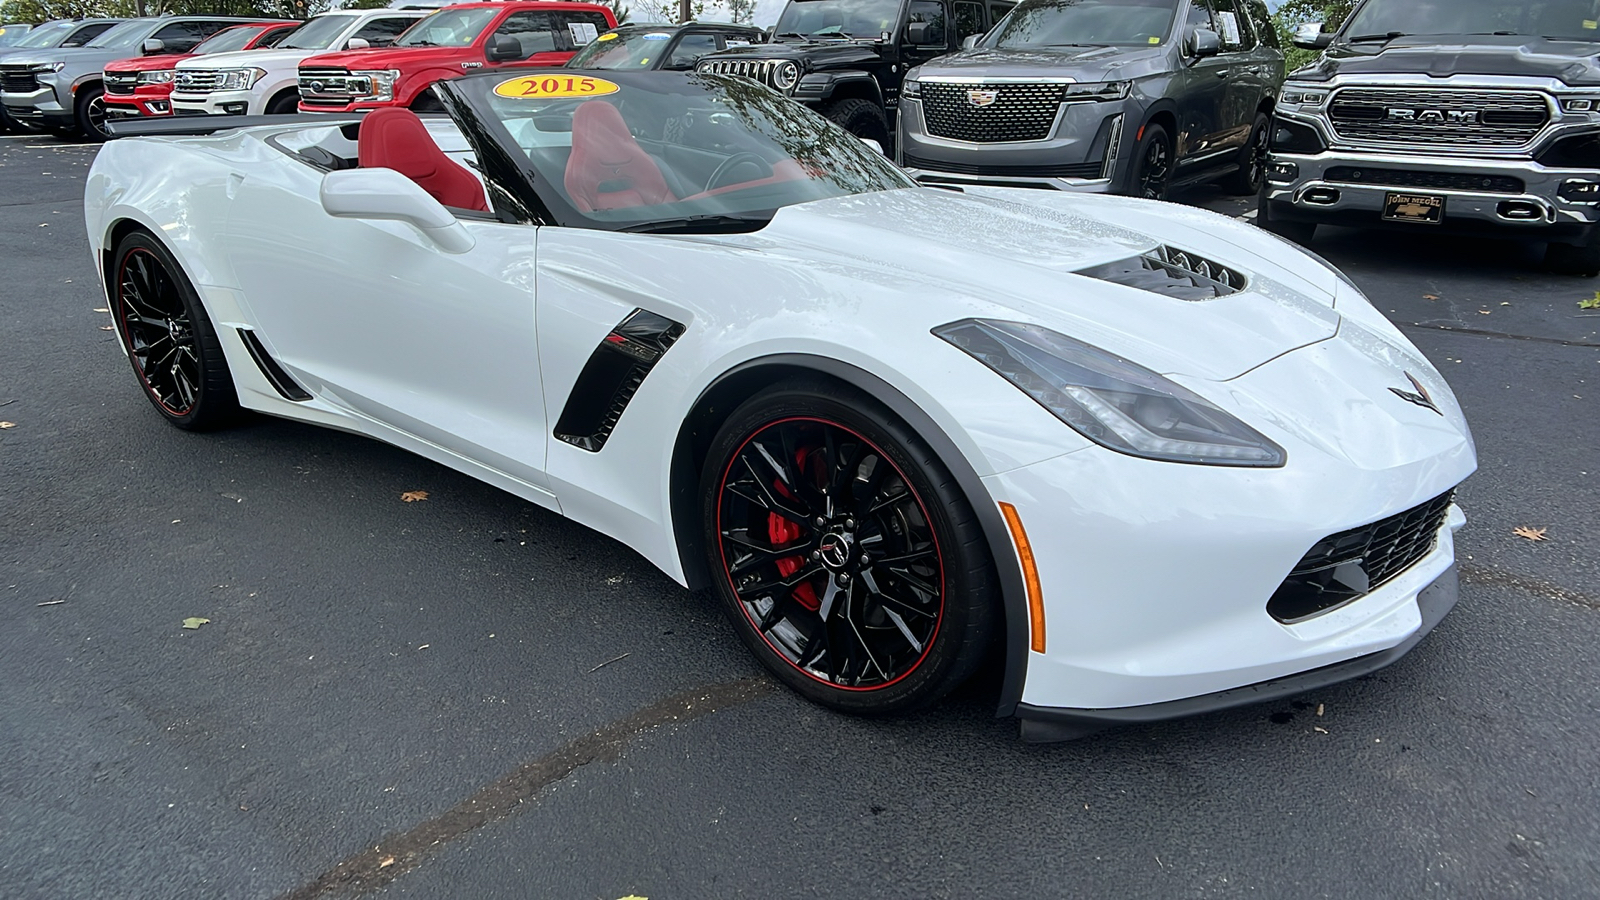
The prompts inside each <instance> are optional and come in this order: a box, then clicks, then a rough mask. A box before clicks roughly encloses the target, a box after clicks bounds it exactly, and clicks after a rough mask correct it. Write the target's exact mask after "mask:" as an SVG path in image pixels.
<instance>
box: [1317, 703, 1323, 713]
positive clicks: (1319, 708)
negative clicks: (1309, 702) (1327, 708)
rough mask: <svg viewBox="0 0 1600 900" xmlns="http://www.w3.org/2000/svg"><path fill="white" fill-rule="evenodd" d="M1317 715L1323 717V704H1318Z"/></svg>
mask: <svg viewBox="0 0 1600 900" xmlns="http://www.w3.org/2000/svg"><path fill="white" fill-rule="evenodd" d="M1317 715H1319V716H1320V715H1322V704H1321V703H1318V704H1317Z"/></svg>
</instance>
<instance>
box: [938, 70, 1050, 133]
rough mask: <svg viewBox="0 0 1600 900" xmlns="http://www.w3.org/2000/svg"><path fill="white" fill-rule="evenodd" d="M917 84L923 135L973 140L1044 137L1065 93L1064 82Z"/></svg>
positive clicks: (939, 82) (1048, 131)
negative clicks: (919, 85)
mask: <svg viewBox="0 0 1600 900" xmlns="http://www.w3.org/2000/svg"><path fill="white" fill-rule="evenodd" d="M921 84H922V120H923V122H924V123H926V124H927V126H928V133H929V134H931V135H933V136H934V137H942V138H947V139H949V140H952V141H968V142H970V143H976V144H999V143H1015V142H1018V141H1042V140H1044V139H1045V138H1047V137H1049V136H1050V129H1051V128H1053V127H1055V122H1056V114H1057V113H1058V112H1059V111H1060V110H1061V100H1062V98H1063V97H1064V96H1066V91H1067V85H1066V84H1065V83H1033V82H1028V83H1017V82H1000V81H996V82H984V83H975V82H967V83H952V82H941V81H924V82H922V83H921ZM985 101H986V102H985Z"/></svg>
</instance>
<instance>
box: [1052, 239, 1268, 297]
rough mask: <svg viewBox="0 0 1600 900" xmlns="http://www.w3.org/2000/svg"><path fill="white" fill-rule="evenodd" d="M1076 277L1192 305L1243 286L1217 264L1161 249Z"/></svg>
mask: <svg viewBox="0 0 1600 900" xmlns="http://www.w3.org/2000/svg"><path fill="white" fill-rule="evenodd" d="M1078 274H1079V275H1085V276H1088V277H1089V278H1097V279H1099V280H1101V281H1109V282H1111V283H1112V284H1120V285H1124V286H1126V287H1131V288H1138V289H1139V290H1141V291H1149V292H1150V293H1152V294H1165V295H1166V296H1168V297H1175V298H1177V299H1179V300H1189V301H1195V302H1198V301H1202V300H1215V299H1217V298H1218V297H1226V296H1228V295H1229V294H1237V293H1239V292H1240V291H1242V290H1244V289H1245V285H1246V282H1245V277H1244V276H1243V275H1241V274H1239V273H1238V272H1235V271H1234V270H1232V269H1230V268H1228V267H1227V266H1224V265H1222V264H1221V263H1216V262H1212V261H1211V260H1209V259H1206V258H1205V257H1203V256H1199V255H1197V254H1194V253H1190V252H1188V251H1186V250H1175V249H1173V248H1171V247H1168V246H1165V245H1163V246H1160V247H1157V248H1155V249H1154V250H1151V251H1150V252H1149V253H1146V254H1144V255H1142V256H1135V257H1132V258H1130V259H1120V260H1117V261H1116V262H1112V263H1106V264H1105V265H1103V266H1095V267H1094V268H1092V269H1084V270H1082V271H1080V272H1079V273H1078Z"/></svg>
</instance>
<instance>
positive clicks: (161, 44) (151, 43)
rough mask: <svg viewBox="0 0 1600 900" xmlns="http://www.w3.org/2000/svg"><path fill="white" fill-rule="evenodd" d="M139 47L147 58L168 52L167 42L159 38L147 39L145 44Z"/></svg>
mask: <svg viewBox="0 0 1600 900" xmlns="http://www.w3.org/2000/svg"><path fill="white" fill-rule="evenodd" d="M139 47H140V51H141V52H142V53H144V55H145V56H155V55H156V54H158V53H165V52H167V42H166V41H163V40H160V39H158V38H145V40H144V43H143V44H141V45H139Z"/></svg>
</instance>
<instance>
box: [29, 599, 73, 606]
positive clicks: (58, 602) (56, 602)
mask: <svg viewBox="0 0 1600 900" xmlns="http://www.w3.org/2000/svg"><path fill="white" fill-rule="evenodd" d="M65 602H67V601H65V600H46V601H45V602H43V603H35V604H34V606H60V605H61V604H63V603H65Z"/></svg>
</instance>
